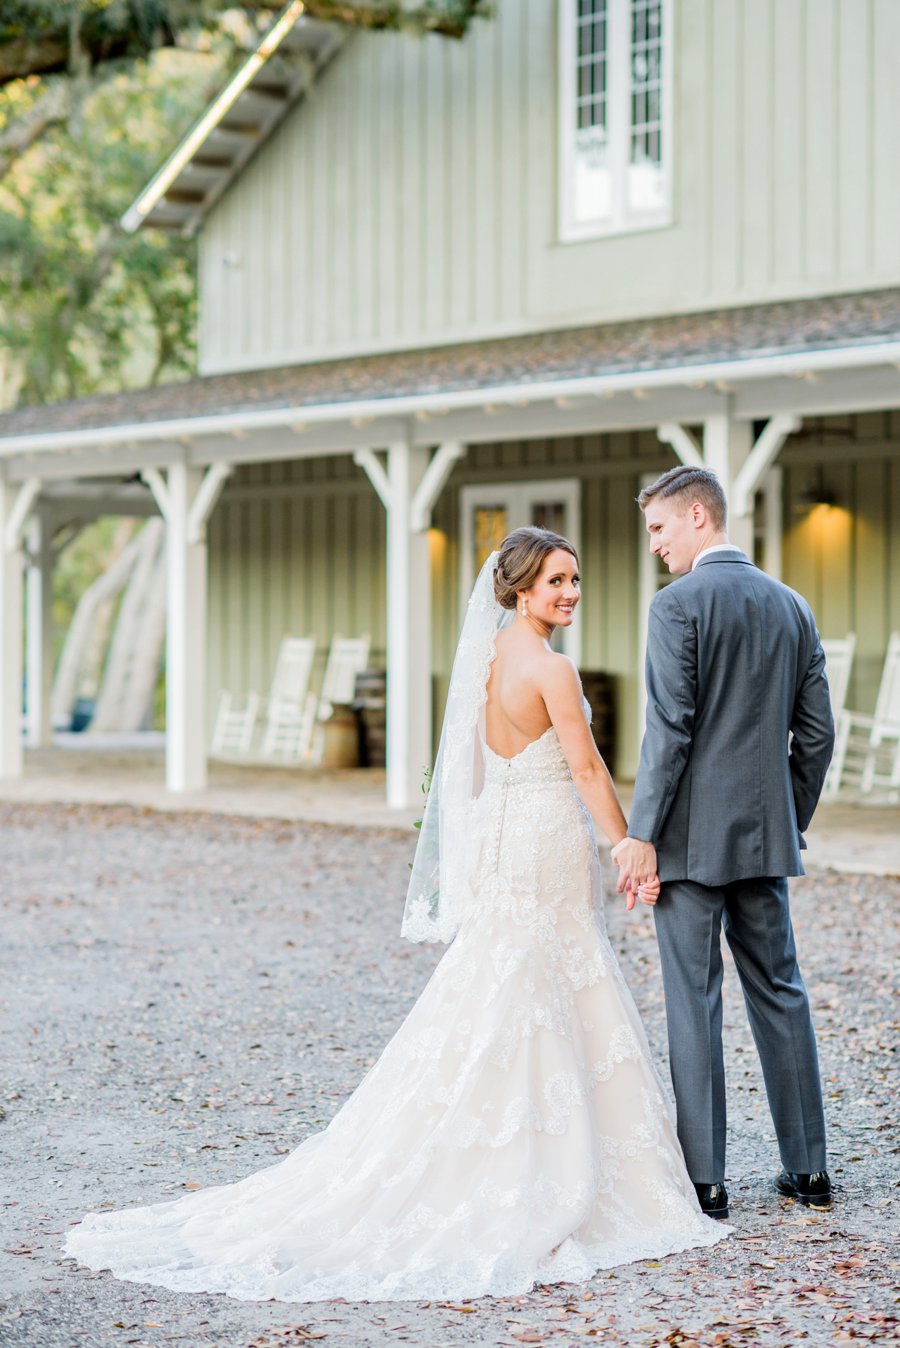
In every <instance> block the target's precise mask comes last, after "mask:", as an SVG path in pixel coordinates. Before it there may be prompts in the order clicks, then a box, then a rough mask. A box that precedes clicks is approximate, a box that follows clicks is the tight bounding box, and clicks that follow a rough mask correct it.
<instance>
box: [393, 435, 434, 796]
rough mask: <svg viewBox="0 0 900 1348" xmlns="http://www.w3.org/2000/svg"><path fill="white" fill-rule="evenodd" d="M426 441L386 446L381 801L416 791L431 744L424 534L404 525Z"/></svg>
mask: <svg viewBox="0 0 900 1348" xmlns="http://www.w3.org/2000/svg"><path fill="white" fill-rule="evenodd" d="M428 460H429V453H428V450H427V449H421V448H417V447H415V446H413V445H411V444H409V443H406V442H400V443H397V444H393V445H391V446H390V449H389V450H388V480H389V482H390V487H391V505H390V507H389V509H388V518H387V625H388V638H387V666H388V678H387V803H388V805H389V806H391V807H392V808H394V809H405V808H406V807H408V806H410V805H413V804H414V803H415V801H416V800H417V799H420V798H421V797H420V793H421V785H422V782H423V780H424V773H425V770H426V768H430V767H431V765H432V748H431V570H430V565H429V556H428V534H427V532H426V531H425V530H424V529H419V530H414V529H413V527H412V519H411V513H412V503H413V496H414V494H415V490H416V487H417V486H418V485H419V482H420V481H421V480H422V477H423V475H424V473H425V469H426V468H427V466H428Z"/></svg>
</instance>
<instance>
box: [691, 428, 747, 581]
mask: <svg viewBox="0 0 900 1348" xmlns="http://www.w3.org/2000/svg"><path fill="white" fill-rule="evenodd" d="M752 443H753V428H752V427H751V425H750V423H749V422H747V421H736V420H735V418H734V417H733V416H732V415H731V414H730V413H729V412H722V413H719V414H716V415H715V416H712V417H708V418H707V420H706V421H704V423H703V462H704V464H705V466H706V467H707V468H711V469H712V470H713V472H714V473H715V474H716V476H717V477H718V479H719V481H720V482H721V484H722V486H723V487H724V489H725V495H726V497H727V499H728V504H729V507H730V508H729V512H728V538H729V540H730V542H732V543H734V544H735V545H736V546H737V547H739V548H743V550H744V552H746V554H747V556H748V557H750V558H752V557H753V508H752V502H751V507H750V510H749V511H747V510H743V511H739V510H737V509H736V508H735V501H734V491H733V488H734V483H735V478H736V477H737V474H738V472H739V470H740V468H741V466H742V465H743V463H744V462H745V461H746V458H747V455H748V454H749V453H750V447H751V445H752Z"/></svg>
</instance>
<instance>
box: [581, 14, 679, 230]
mask: <svg viewBox="0 0 900 1348" xmlns="http://www.w3.org/2000/svg"><path fill="white" fill-rule="evenodd" d="M672 21H673V0H559V106H558V114H557V115H558V120H559V127H558V131H559V236H560V239H561V240H562V241H563V242H577V241H579V240H582V239H595V238H600V237H602V236H604V235H609V234H621V233H626V232H627V233H631V232H633V231H637V230H642V229H658V228H660V227H662V226H665V225H668V224H670V223H671V221H672V182H673V172H672V170H673V145H672V128H673V115H672V102H673V100H672V82H673V81H672V73H673V55H672V53H673V30H672Z"/></svg>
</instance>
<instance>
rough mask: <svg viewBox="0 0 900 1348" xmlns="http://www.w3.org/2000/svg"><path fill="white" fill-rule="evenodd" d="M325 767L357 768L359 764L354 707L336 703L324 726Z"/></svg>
mask: <svg viewBox="0 0 900 1348" xmlns="http://www.w3.org/2000/svg"><path fill="white" fill-rule="evenodd" d="M323 730H324V732H325V743H324V746H323V749H322V767H323V768H355V767H357V766H358V765H359V736H358V734H357V729H356V713H355V712H354V710H353V708H352V707H345V706H342V705H341V704H340V703H335V704H334V706H333V707H332V711H331V715H330V716H329V718H328V720H327V721H326V722H325V724H324V726H323Z"/></svg>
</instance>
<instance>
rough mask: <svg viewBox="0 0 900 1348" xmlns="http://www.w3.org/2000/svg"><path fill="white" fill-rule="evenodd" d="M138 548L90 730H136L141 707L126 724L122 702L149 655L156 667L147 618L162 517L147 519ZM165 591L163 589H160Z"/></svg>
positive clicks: (162, 541) (156, 574)
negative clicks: (148, 640) (135, 718)
mask: <svg viewBox="0 0 900 1348" xmlns="http://www.w3.org/2000/svg"><path fill="white" fill-rule="evenodd" d="M136 541H137V543H138V552H137V557H136V559H135V563H134V568H133V570H132V572H131V576H130V579H129V581H128V588H127V589H126V591H125V595H124V597H123V599H122V603H121V605H120V607H119V616H118V618H117V620H116V627H115V631H114V632H113V637H112V642H111V643H110V646H109V653H108V655H107V658H106V668H105V670H104V674H103V682H102V685H101V687H100V693H99V695H98V697H97V709H96V711H95V712H94V717H93V720H92V721H91V730H137V729H139V728H140V724H141V721H142V720H143V712H144V708H142V709H141V714H140V716H139V718H138V723H137V725H126V724H125V703H126V701H127V700H128V691H129V687H130V685H131V682H132V680H133V679H134V677H135V674H136V671H137V670H138V669H139V668H140V666H141V665H142V664H143V663H144V661H145V660H146V659H147V658H148V655H149V657H150V659H151V660H152V662H153V667H154V680H155V671H156V668H157V667H158V664H159V654H158V651H156V652H154V651H149V652H148V651H147V650H146V632H145V626H146V620H147V613H148V608H149V607H150V606H151V605H152V602H153V598H154V594H153V591H154V585H155V584H156V583H157V581H158V577H159V568H158V565H157V559H158V556H159V552H160V548H161V546H164V544H165V525H164V524H163V521H162V520H161V519H150V520H148V521H147V523H146V524H145V525H144V527H143V529H142V530H141V532H140V534H139V535H138V537H137V540H136ZM163 593H164V594H165V591H164V592H163Z"/></svg>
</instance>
